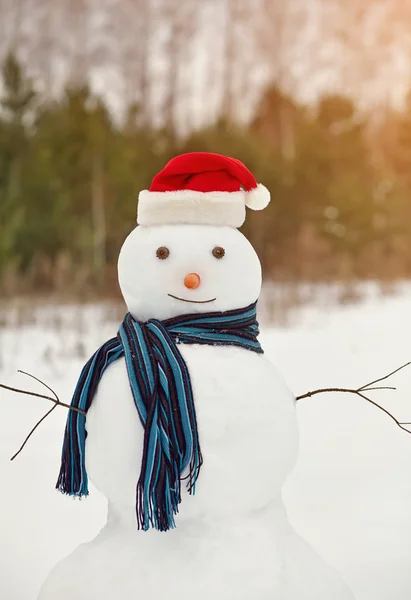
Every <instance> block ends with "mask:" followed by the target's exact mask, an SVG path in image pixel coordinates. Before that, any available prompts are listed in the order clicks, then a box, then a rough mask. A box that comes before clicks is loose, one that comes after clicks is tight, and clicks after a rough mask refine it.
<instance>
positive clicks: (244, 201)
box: [38, 152, 353, 600]
mask: <svg viewBox="0 0 411 600" xmlns="http://www.w3.org/2000/svg"><path fill="white" fill-rule="evenodd" d="M268 202H269V193H268V191H267V189H266V188H264V186H262V185H257V182H256V180H255V178H254V176H253V175H252V173H250V171H249V170H248V169H247V168H246V167H245V166H244V165H243V164H242V163H241V162H240V161H238V160H236V159H233V158H228V157H225V156H222V155H219V154H211V153H201V152H198V153H190V154H184V155H181V156H178V157H176V158H174V159H172V160H171V161H170V162H169V163H168V164H167V165H166V166H165V168H164V169H163V170H162V171H161V172H160V173H159V174H158V175H157V176H156V177H155V178H154V179H153V182H152V185H151V187H150V189H149V190H145V191H143V192H141V193H140V196H139V204H138V226H137V227H136V228H135V229H134V230H133V231H132V233H131V234H130V235H129V236H128V238H127V239H126V241H125V243H124V245H123V247H122V249H121V253H120V257H119V262H118V274H119V283H120V287H121V291H122V294H123V296H124V300H125V302H126V304H127V307H128V311H129V312H128V314H127V315H126V317H125V319H124V321H123V323H122V324H121V326H120V329H119V332H118V335H117V336H116V337H115V338H113V339H111V340H109V341H108V342H106V343H105V344H104V345H103V346H102V347H101V348H100V349H99V350H97V352H96V353H95V354H94V355H93V356H92V357H91V359H90V360H89V361H88V363H87V364H86V365H85V367H84V368H83V371H82V373H81V375H80V379H79V382H78V384H77V388H76V390H75V393H74V396H73V400H72V406H73V407H77V408H79V409H82V410H83V411H84V412H85V413H86V415H84V414H82V413H79V412H77V411H70V413H69V415H68V420H67V425H66V430H65V436H64V442H63V451H62V464H61V470H60V474H59V478H58V482H57V487H58V488H59V489H60V490H61V491H62V492H64V493H66V494H70V495H73V496H85V495H87V494H88V477H90V479H91V480H92V482H93V484H94V485H95V487H96V488H98V489H99V490H100V491H101V492H102V493H103V494H104V495H105V496H106V497H107V498H108V517H107V524H106V525H105V527H104V528H103V529H102V531H101V532H100V533H99V535H98V536H97V537H96V538H95V539H94V540H93V541H91V542H89V543H87V544H83V545H81V546H80V547H79V548H77V549H76V550H75V551H74V552H73V553H72V554H71V555H70V556H69V557H68V558H66V559H64V560H62V561H61V562H60V563H59V564H58V565H57V566H56V567H55V568H54V570H53V571H52V572H51V574H50V575H49V577H48V578H47V579H46V581H45V583H44V585H43V587H42V589H41V592H40V595H39V597H38V598H39V600H56V598H58V599H59V600H97V599H99V600H113V599H114V598H115V599H121V600H131V599H133V600H134V599H135V598H144V600H163V598H165V597H169V598H179V600H192V599H193V598H196V600H210V599H211V598H216V599H218V600H353V596H352V594H351V592H350V591H349V590H348V588H347V587H346V585H345V584H344V583H343V582H342V581H341V580H340V578H339V576H338V575H337V574H336V573H335V572H334V571H333V570H332V569H331V567H329V566H328V565H327V564H326V563H325V562H324V561H323V560H322V559H321V558H320V557H319V556H318V555H317V554H316V553H315V552H314V551H313V550H312V549H311V548H310V546H309V545H308V544H307V543H306V542H304V541H303V540H302V538H301V537H299V536H298V535H297V533H296V532H295V531H294V530H293V528H292V527H291V525H290V523H289V522H288V518H287V514H286V511H285V507H284V505H283V501H282V497H281V487H282V485H283V483H284V481H285V479H286V477H287V476H288V474H289V473H290V471H291V470H292V469H293V467H294V464H295V462H296V458H297V452H298V430H297V418H296V411H295V398H294V396H293V394H292V393H291V392H290V391H289V389H288V388H287V386H286V385H285V383H284V381H283V380H282V378H281V376H280V375H279V374H278V373H277V371H276V369H275V367H274V366H273V365H272V364H271V363H270V361H269V360H268V359H267V358H266V357H265V356H264V353H263V350H262V348H261V346H260V344H259V342H258V324H257V320H256V303H257V299H258V296H259V293H260V287H261V266H260V262H259V260H258V258H257V255H256V253H255V251H254V249H253V248H252V246H251V245H250V243H249V242H248V241H247V239H246V238H245V237H244V236H243V235H242V234H241V233H240V232H239V231H238V230H237V228H238V227H240V226H241V225H242V224H243V222H244V220H245V211H246V206H247V207H249V208H251V209H254V210H261V209H263V208H264V207H265V206H266V205H267V204H268Z"/></svg>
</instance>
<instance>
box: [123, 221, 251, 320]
mask: <svg viewBox="0 0 411 600" xmlns="http://www.w3.org/2000/svg"><path fill="white" fill-rule="evenodd" d="M118 275H119V283H120V288H121V291H122V294H123V296H124V300H125V302H126V304H127V307H128V309H129V311H130V312H131V314H132V315H133V316H134V318H136V319H137V320H140V321H146V320H148V319H151V318H154V319H159V320H163V319H168V318H170V317H175V316H177V315H182V314H189V313H201V312H214V311H225V310H231V309H236V308H244V307H245V306H248V305H249V304H251V303H252V302H254V301H255V300H257V298H258V296H259V293H260V288H261V265H260V261H259V260H258V257H257V254H256V252H255V251H254V249H253V247H252V246H251V244H250V243H249V242H248V240H247V239H246V238H245V237H244V236H243V234H242V233H240V232H239V231H238V230H237V229H235V228H234V227H229V226H223V227H215V226H212V225H181V224H173V225H157V226H138V227H137V228H136V229H134V231H132V232H131V233H130V235H129V236H128V238H127V239H126V241H125V242H124V245H123V247H122V249H121V252H120V257H119V261H118Z"/></svg>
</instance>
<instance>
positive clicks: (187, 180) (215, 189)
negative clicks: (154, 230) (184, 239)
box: [137, 152, 270, 227]
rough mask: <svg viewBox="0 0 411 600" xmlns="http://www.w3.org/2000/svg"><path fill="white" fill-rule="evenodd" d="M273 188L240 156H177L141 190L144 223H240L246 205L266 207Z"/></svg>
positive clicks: (140, 212)
mask: <svg viewBox="0 0 411 600" xmlns="http://www.w3.org/2000/svg"><path fill="white" fill-rule="evenodd" d="M269 202H270V192H269V191H268V190H267V188H266V187H264V186H263V185H261V184H257V181H256V179H255V177H254V175H253V174H252V173H251V172H250V171H249V170H248V169H247V167H246V166H245V165H244V164H243V163H242V162H241V161H239V160H237V159H236V158H229V157H228V156H223V155H221V154H213V153H211V152H190V153H188V154H181V155H180V156H176V157H175V158H173V159H172V160H170V162H169V163H167V165H166V166H165V167H164V169H163V170H162V171H160V173H158V174H157V175H156V176H155V177H154V179H153V181H152V183H151V186H150V189H148V190H143V191H142V192H140V194H139V199H138V214H137V222H138V223H139V224H140V225H161V224H165V223H187V224H206V225H230V226H231V227H240V226H241V225H242V224H243V223H244V220H245V207H246V206H247V207H248V208H251V209H252V210H262V209H263V208H265V207H266V206H267V204H268V203H269Z"/></svg>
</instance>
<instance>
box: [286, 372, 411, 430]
mask: <svg viewBox="0 0 411 600" xmlns="http://www.w3.org/2000/svg"><path fill="white" fill-rule="evenodd" d="M409 365H411V361H410V362H407V363H406V364H405V365H402V366H401V367H399V368H398V369H395V371H392V372H391V373H388V375H384V377H380V378H379V379H375V380H374V381H370V382H369V383H366V384H365V385H363V386H361V387H359V388H357V389H351V388H322V389H318V390H313V391H312V392H307V393H305V394H302V395H301V396H297V397H296V400H297V401H298V400H303V399H304V398H311V397H312V396H315V395H316V394H324V393H327V392H342V393H344V394H356V395H357V396H359V397H360V398H362V399H363V400H366V401H367V402H369V403H370V404H372V405H373V406H375V407H376V408H378V409H379V410H381V411H382V412H383V413H385V414H386V415H387V416H388V417H390V419H392V420H393V421H394V423H395V424H396V425H398V427H399V428H400V429H402V430H403V431H406V432H407V433H410V434H411V431H410V430H409V429H407V428H406V427H404V426H405V425H411V421H399V420H398V419H397V418H396V417H394V415H393V414H391V413H390V412H389V411H388V410H387V409H386V408H384V407H383V406H381V405H380V404H378V403H377V402H375V401H374V400H371V398H369V397H368V396H366V395H365V394H364V392H372V391H374V390H395V389H396V388H395V387H391V386H374V384H376V383H380V382H381V381H385V380H386V379H389V378H390V377H392V376H393V375H395V374H396V373H398V372H399V371H401V370H402V369H405V367H408V366H409Z"/></svg>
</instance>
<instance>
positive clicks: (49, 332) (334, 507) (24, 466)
mask: <svg viewBox="0 0 411 600" xmlns="http://www.w3.org/2000/svg"><path fill="white" fill-rule="evenodd" d="M410 291H411V289H410V286H407V285H406V286H403V287H402V288H401V289H400V290H399V291H398V293H397V294H396V295H394V296H391V297H378V296H377V295H376V294H373V295H371V296H370V297H369V299H368V300H367V301H366V302H364V303H358V304H356V305H351V306H345V307H336V306H333V305H328V304H324V305H322V306H317V307H314V308H313V307H311V308H302V309H299V310H298V311H295V312H294V313H293V314H292V318H291V319H290V325H289V326H288V327H287V328H280V327H268V326H265V327H263V332H262V336H261V341H262V344H263V346H264V348H265V350H266V353H267V355H268V356H269V358H270V359H271V360H272V361H273V362H274V364H275V365H276V366H277V368H278V369H279V371H280V372H281V373H282V374H283V375H284V376H285V378H286V379H287V382H288V384H289V386H290V387H291V388H292V389H293V390H294V391H295V393H296V394H300V393H303V392H306V391H308V390H309V389H314V388H318V387H326V386H329V385H332V386H335V385H342V386H351V385H352V386H357V385H359V384H363V383H366V382H367V381H369V380H372V379H375V378H376V377H378V376H380V375H383V374H385V373H388V372H389V371H390V370H392V369H394V368H395V367H397V366H399V365H400V364H402V363H405V362H407V360H409V359H410V354H411V352H410V350H409V339H410V331H409V329H410V328H411V325H410V320H409V314H408V313H409V311H410V309H411V300H410ZM107 314H109V315H111V318H110V319H109V321H108V322H106V321H107ZM35 317H36V318H35V320H34V319H33V322H32V323H28V324H23V325H19V324H18V323H17V322H16V319H15V323H14V324H13V323H12V324H10V325H9V326H8V327H6V328H4V329H2V330H0V365H1V367H0V369H1V370H0V381H1V382H2V383H6V384H8V385H16V386H20V387H26V388H27V387H30V388H31V389H33V390H37V391H40V392H41V391H42V388H41V386H40V385H39V384H37V383H36V382H34V381H33V382H31V381H30V380H28V379H27V378H26V377H25V376H23V375H21V374H16V369H17V368H21V369H24V370H26V371H29V372H32V373H34V374H35V375H36V376H38V377H40V378H43V379H44V380H45V381H46V382H47V383H48V384H49V385H50V386H51V387H53V388H54V389H55V390H56V391H57V392H58V393H59V394H60V395H61V398H62V400H66V401H68V400H69V399H70V393H71V391H72V389H73V387H74V384H75V382H76V378H77V376H78V373H79V369H80V368H81V366H82V364H83V363H84V360H85V358H86V357H87V355H88V354H90V353H91V352H92V351H93V350H94V349H95V348H96V347H97V345H98V344H99V343H101V342H103V341H104V340H105V339H107V338H108V337H109V336H110V335H112V334H114V333H115V331H116V320H117V321H118V319H119V318H121V317H120V316H117V317H116V319H115V318H114V310H112V309H111V308H110V307H105V306H90V307H76V308H70V307H55V308H45V309H44V310H41V311H39V312H38V314H36V315H35ZM11 318H13V315H11ZM30 320H32V319H30ZM34 321H35V322H34ZM394 385H397V386H398V391H397V392H374V395H373V398H376V399H378V400H379V401H382V402H384V404H385V406H387V407H389V409H390V410H392V412H394V413H395V414H396V415H397V416H399V417H401V418H402V419H404V420H411V405H410V404H411V402H410V399H409V392H410V391H411V370H410V371H408V372H407V370H405V371H403V372H401V373H399V374H398V375H397V376H396V377H395V383H394ZM0 402H1V406H2V416H3V418H2V419H1V422H0V481H1V486H2V487H1V489H2V491H3V493H2V498H1V511H0V540H1V543H0V573H1V575H0V597H1V598H5V599H7V600H35V598H36V596H37V593H38V591H39V588H40V585H41V583H42V581H43V580H44V579H45V577H46V576H47V574H48V573H49V571H50V569H51V568H52V567H53V566H54V564H55V563H56V562H57V561H58V560H60V559H61V558H62V557H64V556H66V555H67V554H69V553H70V552H71V551H72V550H74V548H75V547H76V546H77V545H78V544H79V543H81V542H83V541H87V540H90V539H92V538H93V537H94V536H95V535H96V534H97V533H98V532H99V530H100V529H101V527H102V526H103V525H104V522H105V518H106V511H107V507H106V501H105V499H104V497H103V496H101V495H100V494H99V492H97V491H96V490H93V489H92V491H91V496H90V497H89V498H88V499H87V500H83V501H81V502H80V501H74V500H70V499H68V498H64V497H62V496H60V495H59V494H58V493H57V492H56V491H55V490H54V484H55V480H56V477H57V473H58V468H59V462H60V448H61V441H62V433H63V427H64V423H65V417H66V414H65V410H63V409H60V408H59V409H57V410H56V411H55V412H54V413H53V414H52V415H51V416H50V417H48V419H47V420H46V422H45V423H43V424H42V425H41V426H40V427H41V428H40V429H39V430H38V431H37V432H36V433H35V434H34V436H33V438H32V439H31V440H30V442H29V445H28V446H27V448H26V449H25V450H24V451H23V453H22V454H21V455H20V456H19V457H18V458H17V459H16V460H15V461H14V462H13V463H10V461H9V457H10V456H11V455H12V454H13V453H14V452H15V451H16V450H17V449H18V447H19V446H20V444H21V442H22V441H23V439H24V437H25V436H26V434H27V433H28V431H29V430H30V428H31V427H32V426H33V424H34V423H35V422H36V420H37V419H38V418H39V417H40V416H41V415H42V414H44V413H45V412H46V410H48V408H49V403H48V402H47V401H46V400H40V399H35V398H30V397H25V396H17V395H13V394H11V393H9V392H5V391H3V390H2V391H0ZM297 410H298V417H299V425H300V436H301V441H300V454H299V459H298V463H297V467H296V469H295V470H294V472H293V474H292V475H291V476H290V478H289V480H288V482H287V483H286V485H285V488H284V500H285V503H286V506H287V511H288V514H289V518H290V520H291V522H292V524H293V525H294V526H295V528H296V529H297V531H298V532H299V533H300V534H301V535H302V536H303V537H304V538H305V539H306V540H307V541H309V543H310V544H311V545H312V546H313V547H314V548H315V549H316V550H317V551H318V552H319V553H320V554H321V555H322V556H323V557H324V558H325V559H326V560H327V561H328V562H329V563H330V564H332V565H333V566H334V567H335V568H336V569H337V570H338V571H339V573H340V574H341V575H342V577H343V578H344V579H345V581H346V582H347V583H348V585H349V586H350V587H351V588H352V590H353V591H354V593H355V595H356V598H357V600H371V599H372V600H388V599H391V598H395V599H396V600H406V599H408V598H409V597H410V594H411V570H410V568H409V567H410V560H409V537H410V534H411V502H410V500H411V473H410V469H409V464H410V459H411V437H409V436H407V434H406V433H404V432H401V431H400V430H399V429H398V428H397V427H396V426H395V424H394V423H393V422H391V421H390V420H389V419H388V417H386V416H385V415H383V414H382V413H380V411H378V410H377V409H375V408H374V407H372V406H370V405H368V404H366V403H365V402H363V401H361V400H360V399H359V398H356V397H350V396H348V395H337V394H335V395H327V396H323V397H322V396H317V397H314V398H310V399H305V400H302V401H301V402H300V403H299V404H298V407H297Z"/></svg>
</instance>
